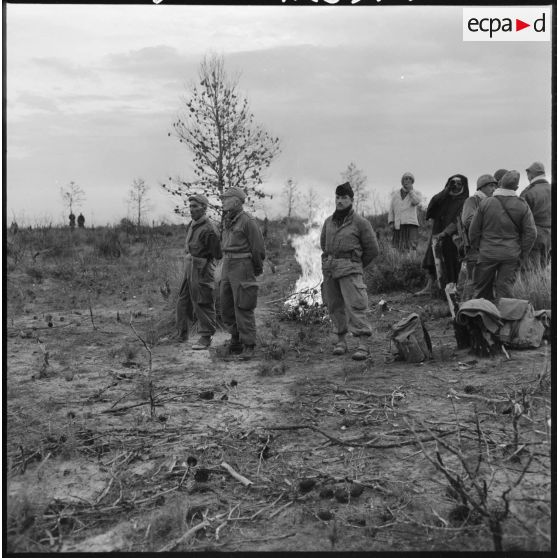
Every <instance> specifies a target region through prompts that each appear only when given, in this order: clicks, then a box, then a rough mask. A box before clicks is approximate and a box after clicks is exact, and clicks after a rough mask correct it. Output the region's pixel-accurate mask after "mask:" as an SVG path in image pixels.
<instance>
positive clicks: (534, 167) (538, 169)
mask: <svg viewBox="0 0 558 558" xmlns="http://www.w3.org/2000/svg"><path fill="white" fill-rule="evenodd" d="M525 170H527V171H529V172H532V173H533V174H534V175H535V176H537V174H544V165H543V164H542V163H541V162H540V161H535V162H534V163H531V165H530V166H528V167H527V168H526V169H525Z"/></svg>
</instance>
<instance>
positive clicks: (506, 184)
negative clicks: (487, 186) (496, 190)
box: [500, 170, 519, 190]
mask: <svg viewBox="0 0 558 558" xmlns="http://www.w3.org/2000/svg"><path fill="white" fill-rule="evenodd" d="M518 186H519V172H517V171H516V170H511V171H508V172H507V173H506V174H504V176H502V178H501V180H500V188H505V189H506V190H517V187H518Z"/></svg>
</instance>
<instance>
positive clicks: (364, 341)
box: [351, 335, 370, 360]
mask: <svg viewBox="0 0 558 558" xmlns="http://www.w3.org/2000/svg"><path fill="white" fill-rule="evenodd" d="M369 355H370V351H369V349H368V336H367V335H363V336H361V337H359V338H358V345H357V348H356V350H355V352H354V353H353V354H352V355H351V358H352V359H353V360H366V359H367V358H368V356H369Z"/></svg>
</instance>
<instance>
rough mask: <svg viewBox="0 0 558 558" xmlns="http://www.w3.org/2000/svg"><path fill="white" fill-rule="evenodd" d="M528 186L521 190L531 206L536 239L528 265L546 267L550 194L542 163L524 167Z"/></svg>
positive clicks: (550, 242)
mask: <svg viewBox="0 0 558 558" xmlns="http://www.w3.org/2000/svg"><path fill="white" fill-rule="evenodd" d="M525 172H526V173H527V178H528V179H529V186H527V188H525V190H523V192H521V194H520V197H522V198H523V199H524V200H525V201H526V202H527V205H528V206H529V207H530V208H531V212H532V213H533V219H534V220H535V226H536V227H537V240H536V241H535V245H534V246H533V249H532V250H531V254H530V257H529V260H530V262H529V263H530V265H531V266H532V265H541V266H542V267H546V266H547V265H548V262H549V261H550V253H551V249H552V195H551V193H550V183H549V182H548V180H547V178H546V175H545V171H544V165H543V164H542V163H540V162H538V161H536V162H534V163H533V164H532V165H530V166H529V168H527V169H525Z"/></svg>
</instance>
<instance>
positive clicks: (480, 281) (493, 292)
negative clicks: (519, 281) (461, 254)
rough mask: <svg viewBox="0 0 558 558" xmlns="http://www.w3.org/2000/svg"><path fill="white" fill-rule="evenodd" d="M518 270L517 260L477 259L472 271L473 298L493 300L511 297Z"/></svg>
mask: <svg viewBox="0 0 558 558" xmlns="http://www.w3.org/2000/svg"><path fill="white" fill-rule="evenodd" d="M518 271H519V261H518V260H507V261H479V262H477V264H476V266H475V269H474V271H473V273H474V276H473V283H474V291H475V296H474V298H485V299H486V300H491V301H492V300H494V299H496V298H502V297H505V298H513V293H512V290H513V285H514V283H515V279H516V277H517V272H518Z"/></svg>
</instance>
